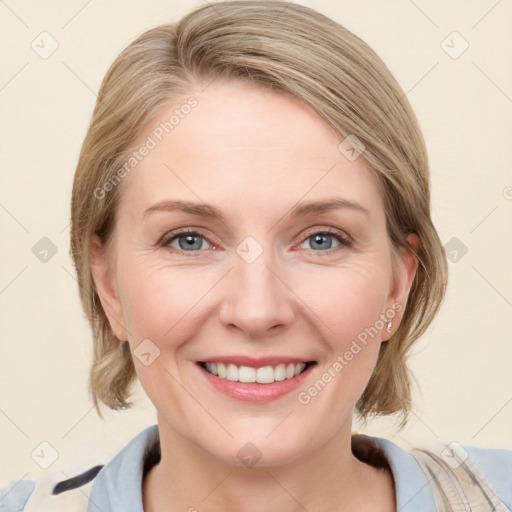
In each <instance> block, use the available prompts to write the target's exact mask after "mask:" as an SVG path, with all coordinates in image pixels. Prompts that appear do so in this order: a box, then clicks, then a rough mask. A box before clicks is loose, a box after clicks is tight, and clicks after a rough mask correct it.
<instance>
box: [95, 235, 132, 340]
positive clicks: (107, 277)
mask: <svg viewBox="0 0 512 512" xmlns="http://www.w3.org/2000/svg"><path fill="white" fill-rule="evenodd" d="M89 264H90V268H91V274H92V278H93V281H94V285H95V287H96V290H97V292H98V296H99V298H100V301H101V305H102V306H103V310H104V311H105V314H106V315H107V318H108V321H109V323H110V327H111V329H112V331H113V332H114V335H115V336H116V337H117V338H118V339H119V340H121V341H124V340H126V339H127V338H128V337H127V332H126V328H125V326H124V317H123V308H122V305H121V301H120V299H119V297H118V295H117V289H116V286H115V280H114V276H113V274H112V270H111V268H110V265H109V261H108V256H107V254H106V253H105V251H104V249H103V246H102V244H101V241H100V239H99V238H98V236H96V235H94V236H92V237H91V243H90V246H89Z"/></svg>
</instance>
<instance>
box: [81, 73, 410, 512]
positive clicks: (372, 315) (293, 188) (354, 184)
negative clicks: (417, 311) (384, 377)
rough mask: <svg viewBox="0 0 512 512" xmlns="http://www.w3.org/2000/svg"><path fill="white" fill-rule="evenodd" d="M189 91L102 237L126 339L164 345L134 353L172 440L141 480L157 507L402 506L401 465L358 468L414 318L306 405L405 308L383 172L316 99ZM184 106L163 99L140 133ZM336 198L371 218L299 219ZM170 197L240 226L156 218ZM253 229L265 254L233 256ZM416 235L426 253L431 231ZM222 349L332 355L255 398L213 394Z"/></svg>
mask: <svg viewBox="0 0 512 512" xmlns="http://www.w3.org/2000/svg"><path fill="white" fill-rule="evenodd" d="M191 94H193V95H194V97H195V98H196V99H197V102H198V103H197V106H196V108H194V109H193V110H192V111H191V113H190V114H189V115H188V116H186V117H184V119H181V120H180V123H179V125H177V126H175V127H174V129H173V130H172V131H171V132H170V133H169V134H167V135H165V137H164V138H163V140H162V141H161V142H160V143H159V144H158V145H157V146H156V147H155V148H154V149H152V150H151V151H150V152H149V154H148V155H147V156H146V157H145V158H144V159H143V160H142V162H140V163H139V164H138V165H137V167H136V168H135V169H134V170H133V171H132V172H131V173H130V175H129V176H127V177H126V178H125V180H124V182H123V183H122V184H121V186H122V193H121V200H120V203H119V207H118V212H117V217H116V226H115V230H114V238H113V246H112V251H113V252H112V253H111V254H109V255H106V254H103V253H102V251H101V247H100V246H99V243H97V241H95V242H96V243H95V244H93V248H92V250H91V268H92V272H93V277H94V280H95V283H96V286H97V288H98V292H99V295H100V298H101V302H102V304H103V306H104V308H105V310H106V312H107V314H108V316H109V320H110V323H111V326H112V329H113V330H114V332H115V333H116V335H117V336H118V338H119V339H128V340H129V343H130V346H131V349H132V350H134V349H135V348H136V347H137V346H138V345H139V344H140V343H141V342H142V341H143V340H145V339H149V340H151V343H153V344H154V345H155V346H156V347H158V349H159V350H160V355H159V356H158V357H157V358H156V359H155V360H154V361H153V362H152V363H151V364H150V365H148V366H146V365H144V364H142V363H141V361H139V360H138V359H137V358H134V362H135V367H136V371H137V374H138V377H139V380H140V382H141V384H142V386H143V388H144V390H145V392H146V393H147V395H148V396H149V398H150V399H151V401H152V402H153V404H154V405H155V407H156V410H157V418H158V425H159V430H160V440H161V450H162V460H161V462H160V463H159V464H158V465H156V466H154V468H153V469H152V470H151V471H150V472H149V473H148V475H147V477H146V478H145V480H144V486H143V487H144V489H143V492H144V506H145V510H150V511H157V512H161V511H164V510H176V511H177V510H188V509H190V508H191V507H195V508H196V509H197V510H209V511H221V510H240V511H244V512H251V511H261V510H266V511H273V510H275V511H277V510H279V511H280V512H287V511H295V510H303V508H304V509H306V510H325V511H334V510H351V511H366V510H373V511H376V510H377V511H392V510H395V501H394V500H395V497H394V496H395V495H394V487H393V479H392V476H391V475H390V474H388V473H387V472H386V471H384V470H377V469H376V468H373V467H371V466H369V465H368V464H365V463H362V462H360V461H358V460H357V459H356V458H355V457H354V456H353V454H352V452H351V448H350V438H351V423H352V414H353V408H354V404H355V403H356V401H357V399H358V398H359V396H360V395H361V394H362V392H363V391H364V389H365V386H366V384H367V382H368V380H369V378H370V376H371V373H372V371H373V369H374V367H375V364H376V361H377V356H378V353H379V348H380V344H381V342H382V341H383V340H384V341H385V340H388V339H389V337H390V335H392V333H393V332H394V331H395V330H396V329H397V328H398V325H399V323H400V320H401V313H400V312H397V313H396V316H395V318H394V320H393V327H392V330H391V333H387V331H386V329H385V327H384V328H383V329H382V331H381V332H380V333H379V334H378V335H376V336H374V337H372V338H370V340H369V342H368V344H367V345H366V346H364V347H363V348H362V350H361V351H360V352H359V353H357V355H355V356H354V357H353V359H352V360H351V361H350V362H348V363H347V364H346V365H345V366H344V367H343V370H342V371H340V372H338V373H337V374H336V377H335V378H333V379H332V380H331V382H330V383H329V384H328V385H327V386H325V388H324V389H323V390H322V391H321V392H320V393H318V394H317V395H316V396H315V397H314V398H313V399H312V400H311V401H310V402H309V403H308V404H307V405H303V404H301V403H299V401H298V399H297V395H298V392H300V391H304V390H307V389H308V387H310V386H311V385H312V384H313V383H314V382H315V381H316V380H317V379H319V378H320V377H321V375H322V374H323V373H324V372H325V371H327V370H328V368H329V367H331V366H332V365H333V363H334V362H335V361H336V357H337V356H338V355H340V354H344V353H345V352H346V351H347V350H348V349H349V348H350V346H351V343H352V341H353V340H354V339H355V338H356V336H357V335H358V334H359V333H360V332H361V331H363V330H364V329H365V328H367V327H370V326H373V325H375V324H376V320H377V319H379V315H381V314H384V313H385V312H386V311H387V310H389V309H390V308H392V305H393V304H400V305H401V306H402V313H403V308H404V307H405V304H406V301H407V295H408V293H409V289H410V286H411V284H412V280H413V278H414V274H415V272H416V266H417V260H416V258H415V257H414V255H413V254H412V253H411V252H410V251H402V252H401V253H400V261H401V265H400V267H399V269H398V271H397V272H396V274H395V275H393V273H392V268H391V252H390V246H389V242H388V239H387V233H386V226H385V213H384V207H383V202H382V199H381V197H380V193H379V190H378V186H377V181H376V178H375V176H374V173H373V171H371V170H370V169H369V168H368V167H367V165H366V163H365V161H364V160H363V158H357V159H356V160H355V161H350V160H348V159H347V158H346V156H345V155H344V154H342V152H340V151H339V149H338V145H339V144H340V142H342V140H343V137H342V136H340V135H339V134H338V133H337V132H336V131H334V130H333V129H332V128H331V127H330V126H329V125H328V124H326V122H325V121H324V120H322V118H321V117H319V116H318V115H317V114H316V113H315V112H314V111H313V110H312V109H311V108H310V107H308V106H306V105H304V104H302V103H300V102H299V101H298V100H296V99H294V98H290V97H288V96H285V95H283V94H279V93H276V92H270V91H268V90H263V89H257V88H254V87H251V86H249V85H247V84H242V83H236V82H219V81H216V82H213V83H212V84H211V85H209V86H208V87H207V88H205V89H204V90H203V91H202V90H201V87H199V86H198V87H197V88H194V89H193V90H192V91H191ZM175 108H176V105H173V106H172V107H164V108H162V110H161V111H160V112H159V113H158V115H157V116H155V117H154V118H153V119H152V120H151V122H150V123H148V125H147V127H146V129H145V130H144V134H143V135H142V136H141V137H140V141H139V142H140V143H141V144H142V143H143V142H144V141H145V140H146V138H147V136H148V135H149V134H151V131H152V130H153V129H154V128H155V127H156V126H158V124H159V123H160V122H163V121H165V120H168V119H169V117H170V115H171V114H172V113H173V111H174V109H175ZM136 146H137V145H136ZM334 197H336V198H341V197H342V198H345V199H348V200H351V201H354V202H357V203H359V204H360V205H362V206H363V207H364V208H366V209H367V210H368V211H369V214H370V216H369V217H366V216H365V215H364V214H363V213H361V212H359V211H357V210H354V209H350V208H339V209H335V210H330V211H324V212H319V213H318V212H317V213H313V214H309V215H307V216H303V217H292V216H291V215H290V211H291V209H292V208H294V207H295V206H297V204H298V203H302V202H304V201H314V200H318V201H319V200H326V199H332V198H334ZM170 199H173V200H183V201H194V202H199V203H209V204H212V205H214V206H216V207H217V208H218V209H220V210H221V211H222V212H223V214H224V216H225V222H220V221H219V220H215V219H207V218H202V217H200V216H197V215H193V214H190V213H183V212H178V211H165V212H153V213H151V214H149V215H147V216H146V217H144V211H145V210H146V209H147V208H149V207H150V206H152V205H154V204H156V203H157V202H160V201H163V200H170ZM180 228H193V229H194V231H196V232H197V233H198V234H199V235H201V236H200V237H199V238H198V239H197V242H196V244H195V245H194V250H193V251H186V250H184V249H183V248H181V249H180V243H179V239H178V238H174V240H172V241H171V242H169V243H168V244H167V246H163V245H161V244H159V242H160V241H161V240H163V241H165V240H166V239H167V240H168V239H169V238H171V236H172V235H171V234H170V233H171V232H176V231H177V230H179V229H180ZM326 228H330V229H331V230H335V232H336V233H339V234H340V235H341V236H345V237H347V236H348V237H349V238H350V239H351V240H352V244H351V245H350V246H347V245H344V244H342V243H341V242H339V241H338V240H337V239H336V237H335V236H333V235H329V234H328V235H326V238H325V239H322V240H320V244H318V243H315V237H311V235H312V234H314V233H325V229H326ZM165 235H167V236H166V237H165V238H164V236H165ZM248 236H251V237H253V239H255V240H256V241H257V243H258V244H259V245H260V247H261V249H262V253H261V255H260V256H259V257H258V258H256V260H255V261H253V262H252V263H247V261H245V260H244V259H243V258H242V257H240V256H239V255H238V253H237V252H236V249H237V247H238V246H239V244H241V242H242V241H243V240H244V239H245V238H246V237H248ZM201 237H204V238H201ZM181 240H182V247H184V246H185V245H186V241H185V240H184V238H183V237H182V239H181ZM201 241H202V245H201ZM409 243H410V244H411V246H412V247H413V248H416V247H417V243H418V240H417V237H416V235H410V237H409ZM321 244H323V245H321ZM329 246H330V248H328V247H329ZM323 247H327V248H328V249H323ZM109 261H111V262H112V265H110V266H109ZM222 355H249V356H253V357H258V356H268V355H279V356H294V357H302V358H304V360H307V361H311V360H314V361H316V362H317V364H316V366H315V367H314V368H313V369H312V372H311V373H310V375H309V376H308V378H307V379H306V381H305V383H304V385H302V386H301V387H300V389H298V390H295V391H292V392H291V393H288V394H286V395H285V396H283V397H280V398H278V399H275V400H273V401H270V402H266V403H248V402H242V401H240V400H236V399H233V398H230V397H227V396H226V395H224V394H223V393H221V392H219V391H217V390H216V389H214V388H213V387H212V386H211V385H210V384H209V382H208V381H207V380H206V378H205V377H204V375H203V373H202V370H201V369H199V368H198V366H197V364H196V362H197V361H200V360H203V359H205V358H208V357H213V356H222ZM247 442H251V443H253V444H254V445H255V446H256V447H257V449H258V450H259V452H260V453H261V459H260V460H259V461H258V463H257V464H256V465H255V466H253V467H250V468H249V467H245V466H244V465H243V463H242V462H241V460H240V459H239V458H238V456H237V453H238V451H239V450H240V449H241V448H242V447H243V446H244V445H245V444H246V443H247ZM171 504H172V505H171ZM302 507H303V508H302Z"/></svg>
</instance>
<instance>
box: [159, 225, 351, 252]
mask: <svg viewBox="0 0 512 512" xmlns="http://www.w3.org/2000/svg"><path fill="white" fill-rule="evenodd" d="M333 239H334V240H336V242H337V245H335V246H334V247H333ZM308 241H310V244H311V250H313V251H314V252H326V251H329V253H330V252H332V251H336V250H338V249H341V248H343V247H350V246H351V245H352V241H351V239H350V238H348V237H347V236H344V235H343V234H342V233H341V232H338V231H329V230H326V229H323V230H322V231H316V232H313V233H310V234H308V235H307V236H306V237H305V238H304V239H303V242H302V244H301V245H303V244H304V243H306V242H308ZM204 243H206V244H208V246H209V247H204V246H203V244H204ZM176 244H177V245H176ZM161 245H162V247H166V248H169V249H171V250H172V252H178V253H180V252H183V253H194V252H201V249H205V248H206V249H212V248H214V247H215V246H214V245H213V244H212V243H211V242H209V241H208V240H207V239H206V237H204V236H203V235H201V234H200V233H198V232H197V231H194V230H183V231H179V232H175V233H171V236H169V237H168V238H166V239H164V241H162V242H161ZM306 249H307V248H306Z"/></svg>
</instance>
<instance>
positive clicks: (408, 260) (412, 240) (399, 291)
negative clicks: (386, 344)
mask: <svg viewBox="0 0 512 512" xmlns="http://www.w3.org/2000/svg"><path fill="white" fill-rule="evenodd" d="M407 242H408V244H409V247H410V248H409V249H408V248H404V247H400V248H399V261H398V262H397V268H396V269H395V274H394V276H393V279H392V283H391V292H390V295H389V298H388V304H387V307H388V309H391V310H392V311H395V312H396V314H395V316H394V318H393V325H392V327H391V331H390V333H389V334H388V336H389V337H391V336H392V335H393V334H394V333H395V332H396V331H397V329H398V327H399V325H400V322H401V320H402V317H403V315H404V312H405V306H406V304H407V298H408V296H409V291H410V290H411V286H412V283H413V281H414V277H415V275H416V270H417V268H418V258H417V257H416V253H417V252H418V247H419V243H420V241H419V238H418V235H417V234H416V233H411V234H410V235H409V236H408V237H407ZM393 305H394V306H393ZM383 341H385V340H383Z"/></svg>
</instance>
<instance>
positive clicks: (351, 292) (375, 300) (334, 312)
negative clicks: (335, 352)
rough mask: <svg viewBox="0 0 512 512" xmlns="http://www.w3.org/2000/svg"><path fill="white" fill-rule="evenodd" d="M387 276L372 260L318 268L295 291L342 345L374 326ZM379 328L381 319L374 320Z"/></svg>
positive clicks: (332, 336) (384, 296) (385, 293)
mask: <svg viewBox="0 0 512 512" xmlns="http://www.w3.org/2000/svg"><path fill="white" fill-rule="evenodd" d="M388 291H389V276H388V275H387V273H386V272H385V271H384V270H383V268H382V267H381V266H380V265H378V264H375V263H372V262H367V263H363V262H360V263H357V264H355V263H354V264H347V265H344V266H342V267H339V268H328V269H321V270H319V271H318V272H316V273H315V275H312V276H309V277H308V279H307V280H305V281H304V283H303V284H301V285H300V286H299V291H298V293H297V295H299V297H301V299H303V301H304V303H305V305H306V306H307V307H308V308H310V309H311V311H313V312H314V313H315V314H316V315H317V316H318V318H319V319H320V320H321V322H319V323H323V324H324V328H325V332H326V334H327V333H330V336H329V338H334V339H335V340H336V341H335V342H334V343H335V344H336V345H338V347H337V348H339V349H342V348H343V347H344V346H345V345H346V343H347V342H348V341H349V340H351V339H352V338H355V337H357V336H358V335H359V334H360V333H361V332H365V329H369V328H371V327H375V325H376V323H377V321H378V320H379V315H380V314H381V313H383V312H384V308H385V304H386V299H387V294H388ZM377 328H380V329H382V321H380V322H378V323H377Z"/></svg>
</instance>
